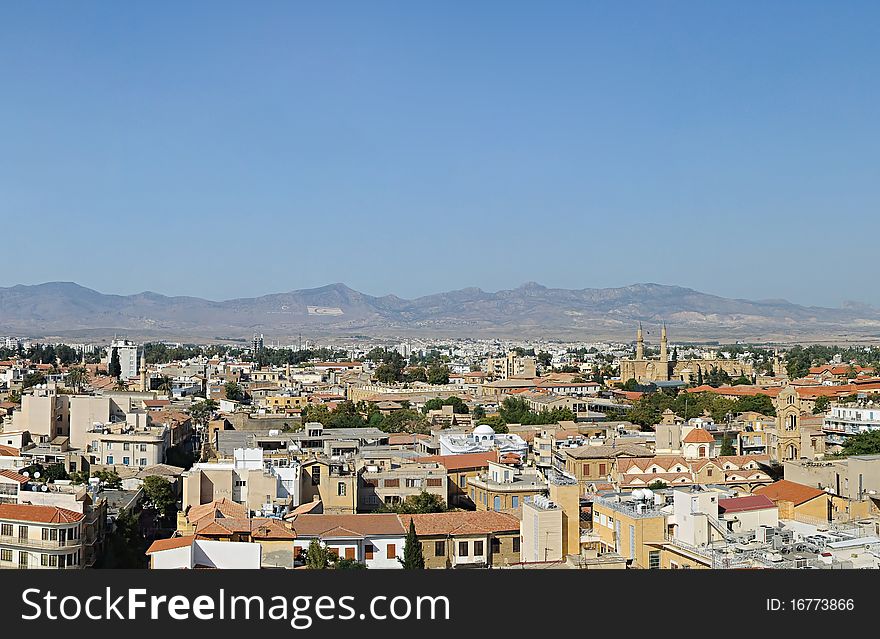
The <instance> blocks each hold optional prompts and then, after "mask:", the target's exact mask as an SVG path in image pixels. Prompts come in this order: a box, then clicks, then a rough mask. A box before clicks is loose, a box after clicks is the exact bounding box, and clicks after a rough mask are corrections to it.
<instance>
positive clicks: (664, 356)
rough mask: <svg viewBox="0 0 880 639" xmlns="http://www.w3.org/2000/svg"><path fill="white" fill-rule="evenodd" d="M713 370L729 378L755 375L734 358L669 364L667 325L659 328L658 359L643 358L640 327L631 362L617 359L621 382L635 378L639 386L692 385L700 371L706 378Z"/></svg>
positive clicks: (681, 361)
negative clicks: (669, 383) (657, 384)
mask: <svg viewBox="0 0 880 639" xmlns="http://www.w3.org/2000/svg"><path fill="white" fill-rule="evenodd" d="M712 368H717V369H719V370H723V371H724V372H726V373H727V374H728V375H730V376H731V377H732V378H736V377H739V376H740V375H745V376H746V377H749V378H751V377H752V376H753V375H754V372H755V371H754V367H753V366H752V365H751V364H749V363H747V362H740V361H737V360H735V359H723V358H712V359H683V360H680V361H677V362H676V361H671V360H670V359H669V348H668V341H667V337H666V324H663V327H662V328H661V329H660V356H659V357H657V358H656V359H646V358H645V339H644V336H643V335H642V325H641V323H639V329H638V332H637V333H636V356H635V357H634V358H633V359H622V360H620V379H621V380H622V381H626V380H628V379H635V380H636V381H637V382H639V383H645V382H668V381H681V382H693V381H696V380H697V379H698V377H699V373H700V371H702V373H703V376H704V377H705V376H706V375H707V374H708V373H709V371H711V370H712Z"/></svg>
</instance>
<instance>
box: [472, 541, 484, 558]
mask: <svg viewBox="0 0 880 639" xmlns="http://www.w3.org/2000/svg"><path fill="white" fill-rule="evenodd" d="M482 556H483V542H482V540H480V541H475V542H474V557H482Z"/></svg>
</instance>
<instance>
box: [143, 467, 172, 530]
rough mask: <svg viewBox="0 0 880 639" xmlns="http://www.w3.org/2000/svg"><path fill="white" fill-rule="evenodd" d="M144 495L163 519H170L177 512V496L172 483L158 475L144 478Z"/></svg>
mask: <svg viewBox="0 0 880 639" xmlns="http://www.w3.org/2000/svg"><path fill="white" fill-rule="evenodd" d="M143 489H144V497H146V499H147V501H148V502H149V503H150V504H151V505H152V506H153V508H155V509H156V512H158V513H159V516H160V517H162V519H165V520H168V519H169V518H170V517H171V516H172V515H173V514H174V513H176V512H177V496H176V495H175V494H174V488H173V487H172V486H171V483H170V482H169V481H168V480H166V479H165V478H163V477H159V476H158V475H151V476H150V477H147V478H146V479H145V480H144V484H143Z"/></svg>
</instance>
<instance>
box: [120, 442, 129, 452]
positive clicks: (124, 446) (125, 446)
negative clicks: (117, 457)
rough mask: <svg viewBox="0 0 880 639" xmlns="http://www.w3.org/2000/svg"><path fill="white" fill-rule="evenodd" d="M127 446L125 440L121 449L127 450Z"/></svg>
mask: <svg viewBox="0 0 880 639" xmlns="http://www.w3.org/2000/svg"><path fill="white" fill-rule="evenodd" d="M128 448H129V445H128V442H125V443H124V444H123V445H122V450H128Z"/></svg>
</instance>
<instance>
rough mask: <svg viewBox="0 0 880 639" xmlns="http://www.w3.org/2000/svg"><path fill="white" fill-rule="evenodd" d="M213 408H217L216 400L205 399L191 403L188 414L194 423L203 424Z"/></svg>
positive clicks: (207, 420)
mask: <svg viewBox="0 0 880 639" xmlns="http://www.w3.org/2000/svg"><path fill="white" fill-rule="evenodd" d="M215 410H217V402H215V401H214V400H213V399H206V400H204V401H201V402H197V403H195V404H193V405H192V407H191V408H190V409H189V414H190V416H191V417H192V420H193V422H195V424H197V425H199V426H205V425H207V423H208V422H209V421H210V419H211V416H212V415H213V414H214V411H215Z"/></svg>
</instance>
